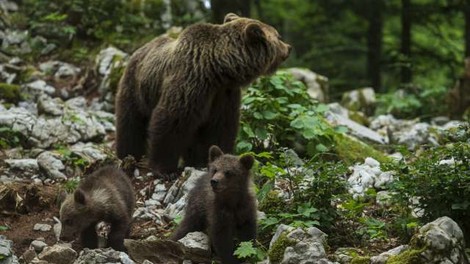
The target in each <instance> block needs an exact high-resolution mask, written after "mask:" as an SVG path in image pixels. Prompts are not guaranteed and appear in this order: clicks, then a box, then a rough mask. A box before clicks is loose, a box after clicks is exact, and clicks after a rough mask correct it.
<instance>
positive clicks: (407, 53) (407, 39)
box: [401, 0, 412, 83]
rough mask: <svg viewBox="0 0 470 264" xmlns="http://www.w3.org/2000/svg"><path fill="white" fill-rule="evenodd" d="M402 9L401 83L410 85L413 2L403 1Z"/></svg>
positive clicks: (409, 0)
mask: <svg viewBox="0 0 470 264" xmlns="http://www.w3.org/2000/svg"><path fill="white" fill-rule="evenodd" d="M401 3H402V8H401V54H402V56H403V59H402V63H403V65H402V66H401V82H402V83H410V82H411V80H412V73H411V65H410V64H411V0H402V1H401Z"/></svg>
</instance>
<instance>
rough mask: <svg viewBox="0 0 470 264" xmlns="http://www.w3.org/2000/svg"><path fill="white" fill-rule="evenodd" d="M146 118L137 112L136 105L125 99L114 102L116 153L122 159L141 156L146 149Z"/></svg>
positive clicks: (137, 158)
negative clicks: (129, 156)
mask: <svg viewBox="0 0 470 264" xmlns="http://www.w3.org/2000/svg"><path fill="white" fill-rule="evenodd" d="M146 137H147V119H146V118H144V117H143V116H142V115H140V114H139V113H138V112H137V107H136V106H134V105H133V104H132V103H129V102H126V101H125V100H119V99H117V103H116V153H117V156H118V158H120V159H123V158H125V157H126V156H127V155H132V156H133V157H134V158H135V159H136V160H139V159H140V158H142V156H143V155H144V154H145V149H146Z"/></svg>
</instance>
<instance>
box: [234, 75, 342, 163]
mask: <svg viewBox="0 0 470 264" xmlns="http://www.w3.org/2000/svg"><path fill="white" fill-rule="evenodd" d="M242 105H243V107H242V116H241V129H240V133H239V136H238V144H237V149H238V151H239V152H246V151H250V150H253V151H255V152H260V151H262V150H266V149H267V150H273V149H275V148H276V147H277V146H287V147H291V148H295V149H296V151H297V152H299V148H300V152H302V150H303V149H302V148H303V147H302V146H305V145H306V146H307V148H306V150H307V153H308V154H310V155H312V154H314V153H316V152H318V151H325V150H327V146H329V145H330V144H331V143H332V136H333V135H334V134H335V130H334V129H333V128H332V127H331V126H330V125H328V124H327V123H326V122H325V120H324V118H323V116H322V114H323V113H324V112H325V111H326V110H327V107H326V105H324V104H319V103H315V102H313V101H312V99H310V97H309V95H308V94H307V90H306V88H305V86H304V85H303V83H302V82H299V81H294V80H293V79H292V77H291V76H290V75H289V74H288V73H286V72H283V71H278V72H277V74H275V75H273V76H271V77H262V78H260V79H258V80H257V81H256V82H255V83H254V84H252V85H251V86H250V87H249V88H248V90H247V91H246V94H245V95H244V97H243V99H242Z"/></svg>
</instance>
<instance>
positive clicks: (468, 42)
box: [464, 0, 470, 58]
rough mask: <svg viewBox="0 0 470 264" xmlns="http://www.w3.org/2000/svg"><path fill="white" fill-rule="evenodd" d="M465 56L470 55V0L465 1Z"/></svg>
mask: <svg viewBox="0 0 470 264" xmlns="http://www.w3.org/2000/svg"><path fill="white" fill-rule="evenodd" d="M464 16H465V58H468V57H470V0H466V1H465V6H464Z"/></svg>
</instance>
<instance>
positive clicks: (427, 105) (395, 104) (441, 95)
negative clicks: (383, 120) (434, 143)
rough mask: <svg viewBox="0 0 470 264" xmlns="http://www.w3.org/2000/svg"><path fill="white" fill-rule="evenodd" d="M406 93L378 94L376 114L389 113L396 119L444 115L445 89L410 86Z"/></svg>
mask: <svg viewBox="0 0 470 264" xmlns="http://www.w3.org/2000/svg"><path fill="white" fill-rule="evenodd" d="M422 83H426V82H425V81H423V82H422ZM407 91H408V92H405V91H404V90H397V91H395V92H389V93H385V94H379V95H378V96H377V101H378V106H377V109H376V114H388V113H390V114H393V115H394V116H396V117H399V118H408V119H409V118H412V117H416V116H425V117H429V116H436V115H442V114H445V111H446V108H445V106H446V102H445V98H446V93H447V88H446V87H444V86H442V85H432V84H429V87H427V88H422V87H420V86H412V85H410V86H409V88H408V89H407Z"/></svg>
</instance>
